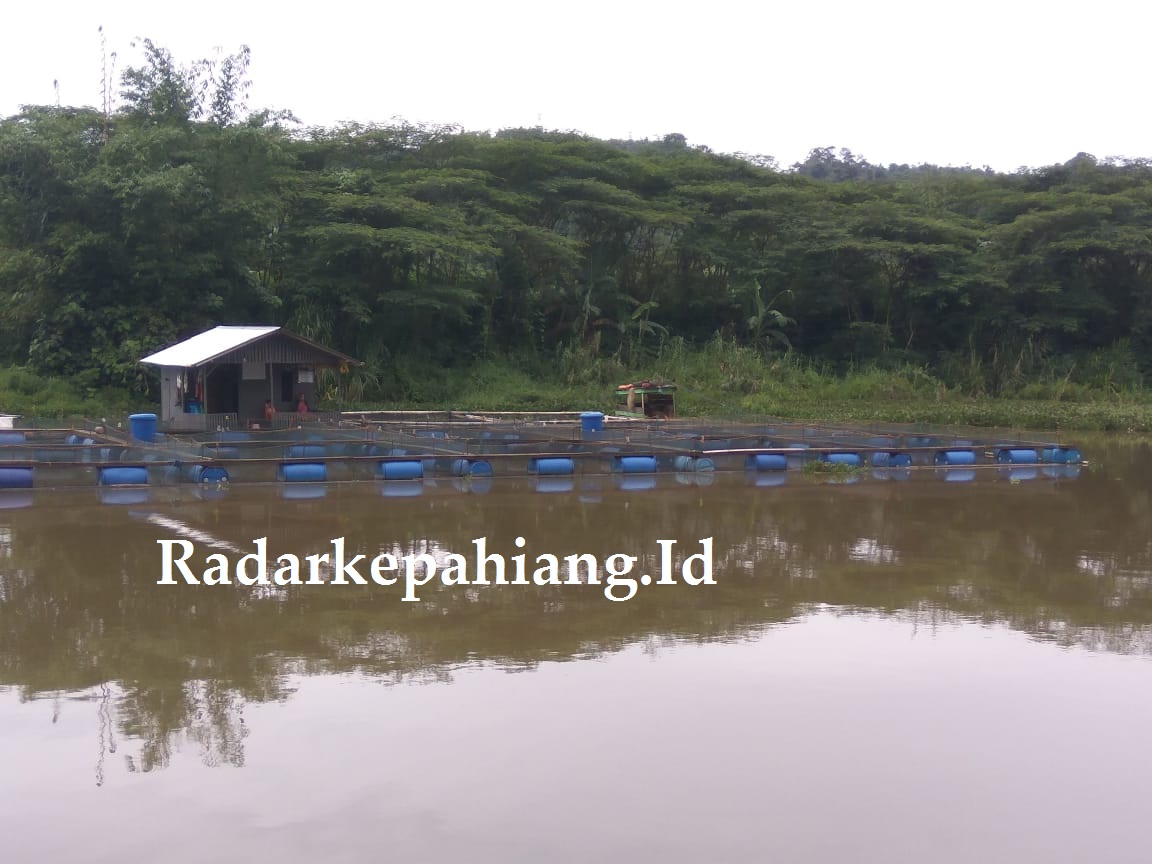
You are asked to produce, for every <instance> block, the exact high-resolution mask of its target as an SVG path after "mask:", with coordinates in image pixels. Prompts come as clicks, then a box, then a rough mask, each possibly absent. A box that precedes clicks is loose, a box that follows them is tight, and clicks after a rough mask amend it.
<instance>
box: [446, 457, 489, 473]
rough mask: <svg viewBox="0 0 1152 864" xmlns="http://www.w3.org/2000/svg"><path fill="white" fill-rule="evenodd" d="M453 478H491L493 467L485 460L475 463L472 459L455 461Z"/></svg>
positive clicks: (453, 463) (453, 462)
mask: <svg viewBox="0 0 1152 864" xmlns="http://www.w3.org/2000/svg"><path fill="white" fill-rule="evenodd" d="M452 476H454V477H491V476H492V465H491V463H489V462H485V461H483V460H481V461H477V462H473V461H472V460H470V459H454V460H453V461H452Z"/></svg>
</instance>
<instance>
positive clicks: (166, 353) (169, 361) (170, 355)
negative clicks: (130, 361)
mask: <svg viewBox="0 0 1152 864" xmlns="http://www.w3.org/2000/svg"><path fill="white" fill-rule="evenodd" d="M279 329H281V328H279V327H213V328H212V329H211V330H205V331H204V332H203V333H197V334H196V335H195V336H193V337H192V338H191V339H185V340H184V341H183V342H178V343H176V344H175V345H172V346H170V347H168V348H165V349H164V350H163V351H157V352H156V353H155V354H149V355H148V356H147V357H145V358H144V359H143V360H141V361H140V362H141V363H151V364H152V365H154V366H180V367H183V368H185V369H186V368H188V367H190V366H199V365H200V364H201V363H207V362H208V361H209V360H211V359H213V358H215V357H219V356H220V355H221V354H227V353H228V352H229V351H234V350H235V349H237V348H239V347H240V346H241V345H247V344H248V343H249V342H253V341H255V340H257V339H259V338H260V337H261V336H267V335H268V334H269V333H275V332H276V331H277V330H279Z"/></svg>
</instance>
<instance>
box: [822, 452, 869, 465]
mask: <svg viewBox="0 0 1152 864" xmlns="http://www.w3.org/2000/svg"><path fill="white" fill-rule="evenodd" d="M824 461H825V462H828V463H829V464H832V465H848V466H851V467H853V468H854V467H856V466H857V465H859V464H860V454H859V453H828V454H826V455H825V456H824Z"/></svg>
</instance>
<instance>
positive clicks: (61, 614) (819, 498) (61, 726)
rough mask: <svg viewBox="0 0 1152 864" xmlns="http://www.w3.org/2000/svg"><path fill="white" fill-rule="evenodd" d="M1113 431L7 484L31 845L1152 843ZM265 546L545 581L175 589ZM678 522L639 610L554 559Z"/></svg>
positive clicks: (1144, 585) (566, 851)
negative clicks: (814, 474) (268, 477)
mask: <svg viewBox="0 0 1152 864" xmlns="http://www.w3.org/2000/svg"><path fill="white" fill-rule="evenodd" d="M1082 446H1083V449H1084V452H1085V455H1086V456H1087V458H1088V459H1089V460H1090V464H1089V465H1088V466H1086V467H1084V468H1083V469H1082V470H1081V471H1080V472H1079V474H1078V475H1077V476H1057V477H1053V476H1049V475H1048V473H1046V472H1044V471H1034V472H1033V471H1020V470H1017V471H1016V472H1015V474H1006V473H1005V472H1003V471H1001V470H1000V469H995V468H994V469H990V470H987V469H986V470H980V471H977V472H974V476H972V475H955V474H954V475H951V477H945V476H940V475H938V474H937V472H935V471H914V472H910V473H909V474H907V475H887V476H884V475H881V476H880V477H879V478H877V477H872V476H870V475H868V476H864V477H861V478H858V479H857V478H853V479H854V480H856V482H851V483H844V482H840V483H830V482H819V481H817V480H814V479H811V478H805V477H803V476H802V475H799V474H789V475H788V476H787V477H786V479H784V480H783V483H781V484H780V485H755V483H754V481H755V480H756V479H757V478H746V477H745V476H744V475H723V474H718V475H716V476H715V477H713V478H711V482H710V484H709V478H694V477H690V476H687V477H679V478H677V477H660V478H658V482H657V483H656V485H655V488H643V487H644V485H645V484H644V483H643V482H642V481H638V480H637V479H636V478H629V479H628V480H627V483H628V484H630V487H631V488H629V487H624V488H622V484H621V481H620V480H619V479H618V478H612V477H597V478H575V480H574V481H573V483H572V486H573V488H572V489H571V490H570V491H566V490H565V489H563V488H561V487H563V485H564V481H563V480H556V479H555V478H553V479H552V480H551V481H550V482H549V483H546V484H545V485H544V488H543V489H540V490H538V489H537V487H536V486H535V484H534V483H533V482H531V481H528V482H525V481H523V480H508V481H501V480H497V481H495V482H491V483H490V485H489V484H488V483H486V482H484V481H479V480H477V481H472V485H469V484H468V483H464V482H462V481H461V482H458V483H456V484H453V483H451V482H441V483H439V484H438V485H431V484H420V483H415V484H408V485H403V484H401V485H393V486H388V487H385V486H381V485H378V484H376V485H373V484H363V485H333V486H329V487H306V488H302V487H277V486H234V487H233V488H231V489H227V490H224V489H220V490H217V489H205V490H194V489H189V488H184V489H169V490H165V489H155V490H152V491H151V492H150V493H148V494H147V495H140V494H137V493H134V492H130V491H125V490H112V491H111V492H109V491H105V492H104V493H103V497H101V493H100V492H98V491H96V490H91V491H80V492H49V491H44V492H40V491H38V492H36V493H35V494H29V493H22V492H4V493H0V828H3V829H4V830H3V831H2V832H0V849H2V852H0V857H2V859H3V860H4V861H10V862H24V861H34V860H35V861H68V862H98V861H99V862H104V861H107V862H112V861H117V862H123V861H165V862H197V864H199V862H206V861H236V860H245V861H274V862H277V864H291V862H315V861H324V862H361V861H368V860H372V861H377V860H380V861H383V860H389V861H393V860H395V861H405V862H425V861H426V862H439V861H452V862H455V861H481V862H519V861H524V862H587V861H624V862H681V861H683V862H699V861H717V862H763V861H782V862H801V861H803V862H847V861H852V862H885V864H892V862H971V861H989V862H992V861H996V862H999V861H1005V862H1009V861H1010V862H1026V861H1045V862H1054V861H1061V862H1062V861H1076V862H1082V861H1094V862H1113V861H1115V862H1130V861H1139V860H1145V859H1146V857H1147V854H1148V853H1147V848H1148V844H1149V841H1150V840H1152V828H1150V827H1149V826H1150V825H1152V822H1150V821H1149V815H1148V805H1149V803H1152V748H1149V747H1148V746H1147V742H1148V740H1149V736H1150V735H1152V582H1150V580H1152V496H1150V489H1152V449H1150V448H1149V446H1148V445H1147V444H1146V443H1140V442H1133V441H1126V440H1122V439H1117V438H1105V437H1102V438H1092V439H1082ZM1052 473H1055V472H1052ZM1071 473H1072V474H1075V472H1071ZM1033 475H1034V476H1033ZM758 479H759V480H760V482H761V483H765V484H774V483H779V481H780V480H781V479H782V478H781V477H780V476H774V477H771V478H765V477H763V476H762V477H760V478H758ZM697 481H699V482H697ZM953 481H959V482H953ZM285 494H290V495H293V496H304V495H306V496H311V497H290V498H285V497H284V495H285ZM261 537H263V538H267V549H268V551H269V553H270V557H271V558H273V559H274V558H275V557H276V556H277V555H280V554H285V553H290V554H293V555H297V556H301V557H303V556H307V555H309V554H320V553H325V552H327V553H330V554H331V553H333V543H332V541H333V540H334V539H335V538H339V537H343V538H344V544H345V548H346V552H347V557H351V556H352V555H353V554H356V553H363V554H366V555H367V556H368V559H369V560H371V559H372V558H373V557H375V556H377V555H380V554H381V553H388V552H391V553H393V554H395V555H397V556H399V557H401V558H402V557H403V556H404V555H405V554H410V555H419V554H426V555H429V556H430V557H431V559H432V560H433V561H434V562H435V563H436V564H437V565H438V566H443V565H444V564H446V563H451V560H450V559H448V558H447V556H448V554H449V553H458V554H460V555H461V556H462V558H463V559H464V560H465V562H466V564H467V568H468V570H467V572H468V575H469V576H474V575H475V574H474V568H473V564H474V561H475V541H476V540H477V539H479V538H485V544H486V552H487V553H488V554H500V555H503V556H504V557H505V558H506V560H508V561H509V564H508V567H509V571H510V572H509V574H508V576H509V578H511V576H512V575H513V574H512V571H513V570H514V565H513V564H512V563H511V561H512V559H511V556H513V555H516V554H521V553H522V554H525V555H526V556H527V559H526V560H527V562H528V569H527V577H526V581H528V582H529V584H527V585H524V584H508V585H489V586H477V585H472V584H470V585H453V586H445V585H443V584H442V583H441V582H440V581H439V578H438V577H437V579H436V580H434V581H433V582H430V583H429V584H427V585H425V586H423V587H420V588H418V589H414V593H415V594H416V595H418V596H419V600H418V601H417V602H405V601H403V600H402V599H401V597H402V596H403V594H404V585H403V573H402V572H401V578H400V582H399V583H398V584H397V585H394V586H384V585H378V584H375V583H373V582H371V580H370V579H369V580H368V581H369V582H370V584H368V585H366V586H359V585H356V584H348V585H333V584H331V583H330V580H331V578H332V574H331V573H330V572H329V571H328V569H327V568H325V567H320V568H319V569H318V572H319V573H320V574H321V575H320V578H321V579H323V580H324V581H325V582H326V584H322V585H287V586H278V585H252V586H246V585H240V584H230V585H215V586H209V585H198V586H193V585H189V584H184V583H185V580H184V578H183V575H182V574H181V572H180V571H179V569H178V568H175V570H174V572H175V578H176V581H177V582H178V583H179V584H174V585H158V584H156V583H157V580H158V579H160V578H161V575H162V547H161V545H160V544H158V543H157V541H158V540H178V539H182V540H185V541H187V542H188V543H189V544H191V545H192V547H193V550H194V551H193V553H192V555H191V556H190V557H189V558H188V562H187V563H188V565H189V567H190V571H191V572H192V573H193V575H195V576H197V577H199V576H201V575H202V574H203V571H204V569H205V568H206V566H207V562H206V561H205V556H206V555H208V554H210V553H217V554H220V555H223V556H224V558H225V560H226V561H227V562H230V563H232V564H234V563H235V562H236V561H237V560H238V559H239V558H240V557H241V556H242V555H244V554H247V553H251V552H253V551H254V550H255V548H256V547H255V546H254V545H253V541H254V540H255V539H256V538H261ZM517 537H522V538H524V548H523V549H520V548H517V547H516V546H515V543H514V541H515V538H517ZM705 538H712V545H711V553H712V574H713V578H714V582H715V584H699V585H691V584H687V583H686V582H685V580H684V579H683V577H682V576H681V572H682V571H681V570H680V566H679V565H680V563H681V561H682V559H684V558H685V556H688V555H691V554H693V553H703V550H704V546H702V545H701V542H700V541H702V540H704V539H705ZM661 540H664V541H676V542H675V544H674V545H669V544H667V543H665V545H664V547H661V545H660V543H659V542H658V541H661ZM175 548H176V551H180V547H175ZM662 548H663V549H669V550H670V552H669V555H668V556H667V557H668V558H669V559H670V561H671V563H672V564H673V565H674V568H673V571H672V574H673V575H672V577H671V578H675V581H676V583H677V584H674V585H667V584H664V585H661V584H649V585H641V584H640V583H639V582H637V588H636V594H635V596H634V597H632V598H631V599H629V600H626V601H622V602H613V601H611V600H609V599H607V598H606V597H605V588H606V587H607V586H605V585H604V584H603V583H602V582H601V584H599V585H595V584H587V573H586V572H583V573H582V575H581V576H580V580H579V581H580V582H581V584H561V585H552V584H546V585H536V584H534V583H533V581H532V573H533V570H534V569H535V567H536V566H537V565H536V564H535V563H533V562H535V560H536V558H537V556H539V555H541V554H545V553H549V554H553V555H555V556H557V558H558V560H559V563H560V564H561V565H562V566H561V568H560V570H561V571H563V564H564V556H567V555H579V554H585V553H587V554H589V555H592V556H595V557H596V558H597V560H598V561H599V562H600V563H603V562H604V560H605V559H606V558H608V557H609V556H611V555H613V554H616V553H620V554H626V555H631V556H636V557H637V558H638V561H637V562H636V565H635V567H634V569H633V570H632V572H631V574H630V576H631V577H638V576H639V575H641V574H644V575H650V576H652V577H653V581H654V582H658V581H659V574H660V573H662V572H665V570H666V569H667V568H666V567H665V570H662V569H661V566H662ZM386 563H387V562H386ZM399 563H400V562H398V564H399ZM273 566H275V565H273ZM357 569H358V572H359V573H361V574H363V575H364V576H365V577H367V573H368V570H369V567H368V566H367V565H366V564H364V563H363V562H362V564H361V565H359V566H358V568H357ZM246 572H252V573H254V572H255V568H253V570H252V571H246ZM413 572H414V574H416V575H419V573H420V572H422V571H418V570H416V569H414V571H413ZM488 572H489V573H492V572H494V571H492V570H491V569H490V570H489V571H488ZM690 572H691V573H692V574H693V575H695V576H700V575H703V573H704V569H703V563H702V562H700V561H697V562H696V565H694V567H693V569H691V570H690ZM545 575H547V574H545ZM600 575H601V578H602V577H603V574H600ZM561 577H562V578H567V577H566V574H565V573H563V572H562V573H561ZM302 578H303V579H307V578H308V573H307V567H306V566H305V572H304V574H303V576H302ZM233 582H234V583H235V579H233ZM625 587H626V586H625ZM620 593H621V594H623V593H626V591H624V590H623V589H621V590H620Z"/></svg>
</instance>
